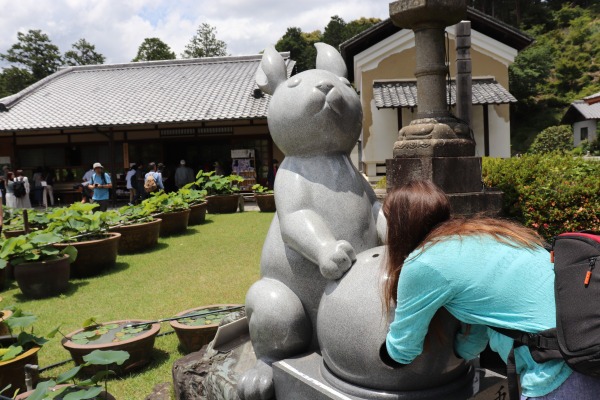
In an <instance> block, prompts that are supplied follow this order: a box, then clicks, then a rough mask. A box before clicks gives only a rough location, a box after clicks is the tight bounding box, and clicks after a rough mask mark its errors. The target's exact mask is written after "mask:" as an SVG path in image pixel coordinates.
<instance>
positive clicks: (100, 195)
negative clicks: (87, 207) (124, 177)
mask: <svg viewBox="0 0 600 400" xmlns="http://www.w3.org/2000/svg"><path fill="white" fill-rule="evenodd" d="M93 168H94V175H92V180H91V181H90V183H89V185H88V188H89V189H91V190H93V191H94V195H93V196H92V200H94V202H96V203H98V204H99V205H100V207H98V211H106V210H107V209H108V202H109V195H110V194H109V189H111V188H112V182H111V180H110V176H109V175H108V174H107V173H106V172H104V171H103V169H104V167H103V166H102V164H100V163H99V162H97V163H94V166H93Z"/></svg>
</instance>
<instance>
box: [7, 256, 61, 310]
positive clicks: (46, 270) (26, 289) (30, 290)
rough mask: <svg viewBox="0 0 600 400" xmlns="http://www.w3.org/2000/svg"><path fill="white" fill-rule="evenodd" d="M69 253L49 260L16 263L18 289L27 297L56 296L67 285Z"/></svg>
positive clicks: (15, 272) (15, 271)
mask: <svg viewBox="0 0 600 400" xmlns="http://www.w3.org/2000/svg"><path fill="white" fill-rule="evenodd" d="M70 271H71V267H70V265H69V255H68V254H65V255H64V256H63V257H62V258H59V259H57V260H51V261H39V262H28V263H22V264H17V265H15V266H14V274H15V279H16V281H17V283H18V284H19V289H21V292H23V294H24V295H25V296H27V297H31V298H34V299H40V298H43V297H49V296H57V295H59V294H61V293H63V292H64V291H65V290H67V287H68V286H69V275H70Z"/></svg>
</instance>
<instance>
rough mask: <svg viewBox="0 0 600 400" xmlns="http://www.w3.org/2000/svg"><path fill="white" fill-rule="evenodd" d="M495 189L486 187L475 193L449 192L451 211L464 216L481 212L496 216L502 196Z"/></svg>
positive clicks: (499, 210)
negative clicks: (484, 189)
mask: <svg viewBox="0 0 600 400" xmlns="http://www.w3.org/2000/svg"><path fill="white" fill-rule="evenodd" d="M503 195H504V193H502V192H501V191H499V190H497V189H490V188H488V189H486V191H483V192H475V193H453V194H449V195H448V197H449V198H450V204H451V205H452V212H453V213H454V214H460V215H464V216H467V217H468V216H473V215H475V214H480V213H483V214H484V215H486V216H488V217H498V216H499V215H500V214H501V212H502V196H503Z"/></svg>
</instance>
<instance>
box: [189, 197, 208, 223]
mask: <svg viewBox="0 0 600 400" xmlns="http://www.w3.org/2000/svg"><path fill="white" fill-rule="evenodd" d="M207 204H208V203H207V202H206V201H205V202H204V203H200V204H194V205H193V206H190V210H191V212H190V222H189V225H200V224H203V223H204V221H205V220H206V206H207Z"/></svg>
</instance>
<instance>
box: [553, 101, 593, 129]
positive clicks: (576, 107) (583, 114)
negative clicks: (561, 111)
mask: <svg viewBox="0 0 600 400" xmlns="http://www.w3.org/2000/svg"><path fill="white" fill-rule="evenodd" d="M587 119H594V120H600V102H597V103H593V104H588V103H586V102H585V101H583V100H577V101H575V102H573V103H571V105H570V106H569V108H568V109H567V112H566V113H565V115H564V116H563V117H562V120H561V121H560V123H561V124H573V123H574V122H579V121H585V120H587Z"/></svg>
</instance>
